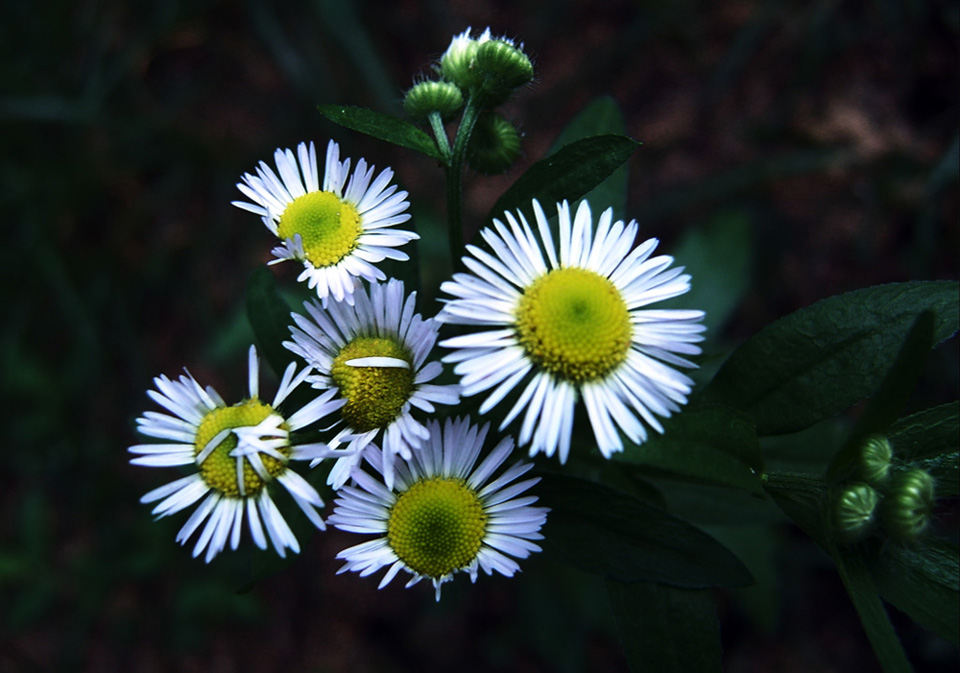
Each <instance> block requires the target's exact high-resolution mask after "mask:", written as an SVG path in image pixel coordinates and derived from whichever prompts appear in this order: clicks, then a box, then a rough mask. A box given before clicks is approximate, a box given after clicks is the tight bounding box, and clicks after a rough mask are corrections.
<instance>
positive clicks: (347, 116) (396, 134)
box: [317, 105, 443, 160]
mask: <svg viewBox="0 0 960 673" xmlns="http://www.w3.org/2000/svg"><path fill="white" fill-rule="evenodd" d="M317 109H318V110H319V111H320V114H322V115H323V116H324V117H326V118H327V119H329V120H330V121H332V122H333V123H334V124H339V125H340V126H343V127H345V128H348V129H350V130H351V131H358V132H359V133H364V134H366V135H368V136H372V137H374V138H377V139H379V140H384V141H386V142H388V143H393V144H394V145H399V146H400V147H406V148H407V149H410V150H414V151H416V152H420V153H421V154H426V155H427V156H428V157H432V158H434V159H437V160H442V159H443V157H442V156H441V154H440V150H439V149H438V148H437V144H436V143H435V142H434V140H433V138H431V137H430V136H428V135H427V134H426V133H425V132H423V131H421V130H420V129H419V128H417V127H416V126H414V125H413V124H411V123H410V122H408V121H405V120H403V119H400V118H399V117H393V116H391V115H388V114H384V113H382V112H376V111H375V110H370V109H367V108H362V107H354V106H351V105H318V106H317Z"/></svg>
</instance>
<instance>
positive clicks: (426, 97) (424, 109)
mask: <svg viewBox="0 0 960 673" xmlns="http://www.w3.org/2000/svg"><path fill="white" fill-rule="evenodd" d="M462 107H463V94H461V93H460V89H459V88H457V85H455V84H451V83H450V82H430V81H428V82H420V83H418V84H414V85H413V88H411V89H410V90H409V91H408V92H407V95H406V97H405V98H404V99H403V109H404V110H406V112H407V114H408V115H410V116H411V117H412V118H414V119H417V120H425V119H426V118H427V117H429V116H430V114H431V113H432V112H439V113H440V117H441V118H442V119H444V120H447V119H450V118H451V117H453V115H454V114H456V112H457V110H459V109H460V108H462Z"/></svg>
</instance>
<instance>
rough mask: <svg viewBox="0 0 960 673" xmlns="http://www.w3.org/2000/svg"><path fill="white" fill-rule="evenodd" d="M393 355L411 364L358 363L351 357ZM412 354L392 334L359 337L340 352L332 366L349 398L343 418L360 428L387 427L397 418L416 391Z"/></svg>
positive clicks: (341, 391)
mask: <svg viewBox="0 0 960 673" xmlns="http://www.w3.org/2000/svg"><path fill="white" fill-rule="evenodd" d="M368 357H389V358H396V359H399V360H403V361H404V362H406V363H407V364H408V365H409V366H408V367H355V366H352V365H348V364H347V362H348V361H349V360H354V359H357V358H368ZM411 360H412V358H411V356H410V354H409V352H408V351H407V349H406V348H404V347H403V346H402V345H401V344H400V343H398V342H397V341H396V340H394V339H391V338H389V337H357V338H356V339H354V340H353V341H351V342H350V343H348V344H347V345H346V346H344V347H343V348H342V349H341V351H340V352H339V353H338V354H337V357H336V358H334V360H333V366H332V367H331V368H330V374H331V377H332V378H333V382H334V383H336V384H337V387H338V388H340V394H341V395H343V397H344V398H346V400H347V403H346V404H344V405H343V408H342V410H341V413H342V414H343V420H345V421H346V422H347V424H348V425H349V426H350V427H351V428H353V429H354V430H357V431H359V432H369V431H370V430H373V429H375V428H385V427H386V426H388V425H390V423H392V422H393V421H394V419H395V418H396V417H397V416H398V415H399V414H400V412H401V410H402V409H403V405H404V404H406V403H407V400H409V399H410V395H411V393H412V392H413V374H414V373H413V364H412V362H411Z"/></svg>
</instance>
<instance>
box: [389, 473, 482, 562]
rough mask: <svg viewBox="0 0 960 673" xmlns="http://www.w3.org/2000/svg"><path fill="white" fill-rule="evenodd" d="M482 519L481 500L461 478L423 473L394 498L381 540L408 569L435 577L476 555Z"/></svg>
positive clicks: (470, 559)
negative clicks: (423, 474)
mask: <svg viewBox="0 0 960 673" xmlns="http://www.w3.org/2000/svg"><path fill="white" fill-rule="evenodd" d="M486 522H487V516H486V514H485V513H484V511H483V503H482V502H481V501H480V499H479V498H478V497H477V494H476V493H475V492H474V491H473V490H472V489H471V488H469V487H468V486H467V485H466V483H465V482H464V481H463V480H462V479H444V478H433V479H424V480H422V481H418V482H417V483H415V484H413V485H412V486H411V487H410V488H409V489H408V490H407V491H404V492H403V493H402V494H401V495H400V496H399V497H398V498H397V502H396V503H395V504H394V505H393V507H392V508H391V510H390V517H389V519H388V520H387V540H388V541H389V543H390V546H391V547H392V548H393V550H394V551H395V552H396V553H397V556H398V557H399V558H400V560H401V561H403V562H404V563H405V564H407V566H409V568H410V569H411V570H413V571H415V572H417V573H419V574H421V575H425V576H427V577H433V578H441V577H444V576H445V575H449V574H450V573H452V572H454V571H455V570H460V569H462V568H465V567H466V566H468V565H469V564H470V562H471V561H472V560H473V559H475V558H476V556H477V552H478V551H479V550H480V545H481V544H482V543H483V536H484V533H485V531H486Z"/></svg>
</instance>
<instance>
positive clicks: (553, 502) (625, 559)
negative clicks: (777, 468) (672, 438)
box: [537, 473, 753, 588]
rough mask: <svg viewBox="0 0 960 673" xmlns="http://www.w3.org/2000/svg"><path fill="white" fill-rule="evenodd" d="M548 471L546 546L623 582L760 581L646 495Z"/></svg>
mask: <svg viewBox="0 0 960 673" xmlns="http://www.w3.org/2000/svg"><path fill="white" fill-rule="evenodd" d="M542 476H543V480H542V481H541V482H540V484H539V485H538V486H537V492H538V495H539V496H540V500H541V502H542V503H543V504H544V505H546V506H548V507H550V508H551V511H550V517H549V518H548V520H547V529H546V531H545V532H544V536H545V540H544V547H545V548H547V549H549V550H553V551H555V552H556V553H557V556H558V558H560V559H562V560H565V561H566V562H568V563H570V564H571V565H574V566H576V567H578V568H580V569H582V570H586V571H588V572H593V573H598V574H602V575H604V576H605V577H607V578H608V579H613V580H618V581H621V582H641V581H647V582H662V583H665V584H671V585H673V586H679V587H687V588H706V587H713V586H746V585H748V584H750V583H751V582H752V581H753V580H752V578H751V577H750V573H749V571H748V570H747V569H746V568H745V567H744V566H743V564H742V563H741V562H740V560H739V559H737V557H736V556H734V555H733V554H732V553H731V552H730V551H729V550H728V549H727V548H725V547H724V546H723V545H721V544H720V543H719V542H717V541H716V540H714V539H713V538H712V537H710V536H709V535H707V534H706V533H704V532H703V531H701V530H700V529H698V528H696V527H694V526H692V525H690V524H688V523H686V522H685V521H682V520H681V519H678V518H676V517H675V516H672V515H671V514H668V513H667V512H665V511H664V510H662V509H660V508H658V507H656V506H654V505H652V504H650V503H649V502H647V501H645V500H641V499H640V498H637V497H635V496H632V495H629V494H627V493H623V492H621V491H617V490H614V489H612V488H610V487H608V486H606V485H604V484H599V483H596V482H591V481H587V480H585V479H580V478H578V477H573V476H568V475H560V474H556V473H544V474H542Z"/></svg>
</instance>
